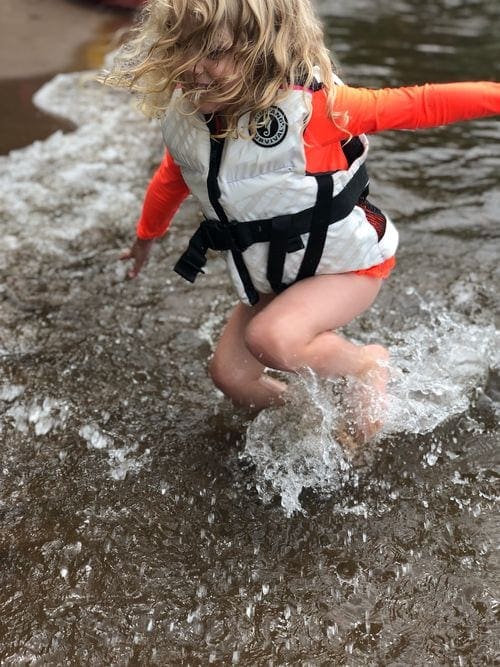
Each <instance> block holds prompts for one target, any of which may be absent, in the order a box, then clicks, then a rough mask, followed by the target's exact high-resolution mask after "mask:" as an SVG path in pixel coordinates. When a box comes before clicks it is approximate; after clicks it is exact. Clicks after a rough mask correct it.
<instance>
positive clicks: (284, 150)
mask: <svg viewBox="0 0 500 667" xmlns="http://www.w3.org/2000/svg"><path fill="white" fill-rule="evenodd" d="M312 93H313V91H312V90H309V89H303V88H297V87H295V88H294V89H291V90H290V92H289V93H288V94H287V96H286V97H285V98H284V99H282V100H281V101H280V102H279V105H277V106H273V107H271V108H270V109H269V111H268V113H269V121H268V123H267V125H266V126H264V127H259V128H258V130H257V134H256V136H255V138H253V139H249V138H245V134H246V135H247V136H248V125H249V116H248V115H245V116H243V117H242V118H241V119H240V121H239V129H240V130H241V135H242V136H241V137H239V138H226V139H225V140H216V139H214V138H213V136H212V137H211V129H212V130H214V128H213V127H211V126H210V123H205V122H203V120H202V117H201V116H200V115H196V116H193V115H186V114H184V113H182V112H181V111H180V110H179V109H177V108H176V106H175V104H174V105H173V106H172V108H171V109H170V110H169V111H168V112H167V113H166V115H165V117H164V120H163V123H162V131H163V137H164V141H165V144H166V146H167V148H168V150H169V152H170V154H171V155H172V157H173V159H174V161H175V162H176V163H177V164H178V165H179V167H180V170H181V173H182V176H183V178H184V180H185V182H186V184H187V186H188V187H189V189H190V191H191V193H192V194H193V195H194V197H195V198H196V199H197V200H198V201H199V203H200V205H201V209H202V212H203V214H204V216H205V218H206V221H208V222H205V223H202V226H201V227H200V229H199V230H198V232H197V234H195V236H194V237H193V239H192V240H191V241H192V242H191V243H190V248H188V251H186V253H185V254H184V255H183V258H181V261H180V262H179V263H178V264H177V265H176V269H175V270H176V271H178V272H179V273H180V274H181V275H183V276H184V277H185V278H186V279H188V280H191V281H194V279H195V277H196V275H197V273H198V272H199V271H201V269H202V266H203V265H204V263H205V258H204V254H205V253H206V250H207V248H214V249H217V250H224V251H225V252H226V258H227V262H228V267H229V272H230V275H231V278H232V280H233V282H234V284H235V287H236V290H237V292H238V295H239V297H240V299H241V300H242V301H243V302H245V303H249V302H250V303H255V302H256V301H257V300H258V295H256V293H257V292H261V293H271V292H273V291H275V292H279V291H281V290H282V289H284V288H285V287H287V286H288V285H290V284H292V283H294V282H295V281H296V280H297V279H301V278H304V277H307V276H309V275H314V274H331V273H345V272H348V271H354V270H359V269H366V268H370V267H372V266H375V265H377V264H380V263H382V262H383V261H384V260H386V259H388V258H389V257H392V256H393V255H394V253H395V251H396V247H397V243H398V234H397V231H396V229H395V227H394V225H393V224H392V222H391V221H390V220H389V219H388V218H387V217H386V224H385V232H384V234H383V236H382V237H381V238H379V236H378V234H377V231H376V230H375V229H374V227H373V225H372V224H370V222H369V221H368V219H367V216H366V213H365V209H363V208H362V207H360V206H358V205H357V202H358V200H359V198H360V197H361V195H362V193H363V191H364V190H365V189H367V186H368V176H367V175H366V172H365V167H364V163H365V160H366V156H367V153H368V140H367V138H366V137H365V136H364V135H361V136H360V137H359V138H355V139H353V140H351V142H347V145H346V147H347V148H349V144H350V145H351V146H350V147H351V148H352V147H356V146H357V147H358V148H359V150H358V154H357V155H355V156H351V159H350V164H349V167H348V168H347V169H345V170H337V171H335V172H333V173H328V174H320V175H318V174H309V173H307V172H306V155H305V149H304V140H303V134H304V129H305V126H306V124H307V121H308V118H309V116H310V109H311V104H310V102H311V100H310V96H311V95H312ZM212 134H213V132H212ZM320 189H322V192H320ZM325 207H326V208H325ZM339 212H340V213H339ZM339 215H340V217H339ZM318 218H322V222H321V223H320V222H318ZM290 221H291V222H290ZM290 225H291V226H290ZM317 226H319V227H321V229H319V230H318V229H316V227H317ZM249 230H250V231H249ZM311 230H315V231H313V232H312V233H311ZM280 235H281V236H280ZM312 236H314V237H315V238H312ZM242 238H243V241H242V240H241V239H242ZM312 246H315V247H312ZM199 255H203V257H201V258H200V257H199ZM277 255H280V257H279V259H278V260H276V257H275V256H277ZM276 261H277V262H278V267H277V266H276ZM272 262H274V267H273V266H271V264H272ZM195 265H196V266H195Z"/></svg>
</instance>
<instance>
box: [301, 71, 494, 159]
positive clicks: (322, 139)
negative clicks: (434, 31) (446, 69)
mask: <svg viewBox="0 0 500 667" xmlns="http://www.w3.org/2000/svg"><path fill="white" fill-rule="evenodd" d="M326 104H327V100H326V94H325V93H324V91H321V90H320V91H318V92H316V93H315V94H314V95H313V108H314V114H313V115H312V120H311V122H310V123H309V125H308V126H307V129H306V135H305V138H306V140H307V142H308V143H309V144H311V145H312V146H318V147H320V146H323V147H325V146H327V145H329V144H331V143H333V142H338V141H341V140H342V139H346V138H347V137H349V136H356V135H358V134H372V133H374V132H382V131H384V130H417V129H423V128H430V127H438V126H440V125H448V124H449V123H455V122H459V121H464V120H471V119H473V118H480V117H484V116H494V115H496V114H500V83H495V82H492V81H475V82H464V83H430V84H424V85H422V86H409V87H402V88H382V89H379V90H373V89H370V88H352V87H351V86H338V87H337V88H336V89H335V102H334V111H335V113H336V114H338V119H336V122H332V120H331V119H330V118H329V116H328V113H327V107H326Z"/></svg>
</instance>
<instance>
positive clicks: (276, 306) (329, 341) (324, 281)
mask: <svg viewBox="0 0 500 667" xmlns="http://www.w3.org/2000/svg"><path fill="white" fill-rule="evenodd" d="M381 284H382V281H381V280H378V279H375V278H371V277H369V276H360V275H356V274H353V273H347V274H339V275H324V276H314V277H312V278H308V279H306V280H303V281H301V282H299V283H296V284H295V285H293V286H292V287H289V288H288V289H287V290H286V291H285V292H283V293H282V294H280V295H279V296H277V297H276V298H274V299H273V300H272V301H271V302H270V303H268V304H267V305H266V306H265V307H264V308H262V309H261V310H260V312H258V313H256V314H255V316H254V317H253V318H252V319H251V320H250V321H249V322H248V325H247V326H246V332H245V341H246V345H247V348H248V350H250V352H251V353H252V354H253V355H254V357H255V358H256V359H258V360H259V362H261V363H262V364H264V365H266V366H269V367H271V368H276V369H279V370H283V371H300V369H303V368H310V369H312V370H313V371H315V372H316V373H317V374H318V375H320V376H321V377H325V378H332V379H333V378H336V377H339V376H351V377H355V378H358V379H359V380H361V381H362V384H363V386H364V388H365V389H364V391H360V392H358V394H357V405H355V406H353V409H354V411H355V412H356V418H357V420H358V422H359V429H360V431H361V433H360V434H359V439H360V440H367V439H368V438H370V437H371V436H372V435H374V433H376V432H377V431H378V430H379V429H380V427H381V423H380V419H377V418H376V417H375V416H374V412H376V411H374V409H373V407H374V406H373V403H374V400H375V399H380V402H382V400H383V396H384V395H385V387H386V384H387V379H388V369H387V359H388V352H387V350H386V349H385V348H384V347H382V346H381V345H355V344H354V343H351V342H350V341H348V340H346V339H345V338H343V337H342V336H340V335H338V334H336V333H334V331H333V330H334V329H337V328H338V327H341V326H344V325H346V324H348V323H349V322H350V321H351V320H353V319H354V318H355V317H356V316H358V315H360V314H361V313H362V312H364V311H365V310H366V309H367V308H369V306H370V305H371V304H372V303H373V301H374V300H375V298H376V296H377V294H378V292H379V290H380V287H381Z"/></svg>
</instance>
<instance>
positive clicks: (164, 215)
mask: <svg viewBox="0 0 500 667" xmlns="http://www.w3.org/2000/svg"><path fill="white" fill-rule="evenodd" d="M334 111H335V112H336V113H338V114H339V117H338V120H337V122H333V121H332V120H331V119H330V118H329V117H328V114H327V111H326V95H325V93H324V91H322V90H320V91H318V92H316V93H313V95H312V114H311V118H310V120H309V122H308V125H307V127H306V129H305V132H304V146H305V152H306V164H307V171H308V172H310V173H315V172H324V171H334V170H336V169H344V168H346V166H347V163H346V158H345V155H344V153H343V151H342V148H341V143H340V142H341V141H342V140H343V139H345V138H346V137H347V136H356V135H358V134H373V133H375V132H382V131H384V130H402V129H407V130H417V129H422V128H430V127H437V126H440V125H447V124H449V123H454V122H458V121H464V120H470V119H472V118H479V117H484V116H492V115H496V114H500V83H494V82H485V81H482V82H466V83H449V84H426V85H423V86H412V87H405V88H384V89H380V90H371V89H367V88H351V87H350V86H339V87H338V88H336V89H335V104H334ZM188 194H189V188H188V187H187V185H186V183H185V182H184V179H183V178H182V174H181V171H180V169H179V167H178V166H177V165H176V164H175V162H174V161H173V159H172V157H171V156H170V154H169V152H168V148H167V151H166V153H165V157H164V159H163V161H162V163H161V164H160V166H159V167H158V169H157V171H156V173H155V174H154V176H153V178H152V180H151V182H150V184H149V187H148V189H147V192H146V196H145V199H144V204H143V210H142V215H141V217H140V219H139V222H138V224H137V236H138V237H139V238H141V239H152V238H157V237H159V236H162V235H163V234H164V233H165V232H166V230H167V228H168V226H169V224H170V222H171V220H172V218H173V216H174V214H175V212H176V211H177V209H178V208H179V206H180V204H181V203H182V201H183V200H184V199H185V198H186V197H187V195H188Z"/></svg>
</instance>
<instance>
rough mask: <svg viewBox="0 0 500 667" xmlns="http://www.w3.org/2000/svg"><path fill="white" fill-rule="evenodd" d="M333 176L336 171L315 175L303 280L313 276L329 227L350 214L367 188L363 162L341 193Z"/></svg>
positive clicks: (301, 276) (300, 275) (298, 278)
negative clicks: (316, 187)
mask: <svg viewBox="0 0 500 667" xmlns="http://www.w3.org/2000/svg"><path fill="white" fill-rule="evenodd" d="M334 178H335V175H333V176H332V175H328V174H325V175H323V174H322V175H318V176H316V180H317V182H318V193H317V197H316V206H315V215H314V218H313V223H312V225H311V230H310V232H309V238H308V240H307V246H306V251H305V253H304V257H303V258H302V263H301V265H300V268H299V271H298V273H297V277H296V279H295V280H303V279H304V278H309V277H310V276H314V274H315V273H316V269H317V268H318V264H319V262H320V260H321V256H322V254H323V250H324V248H325V241H326V235H327V233H328V227H329V226H330V225H331V224H333V223H334V222H338V221H339V220H343V219H344V218H345V217H347V216H348V215H349V213H350V212H351V211H352V209H353V208H354V206H355V205H356V202H357V201H358V200H359V198H360V197H361V196H362V195H363V193H364V192H365V191H366V190H367V188H368V181H369V179H368V172H367V171H366V167H365V165H364V164H362V165H361V166H360V167H359V169H358V170H357V172H356V173H355V174H354V176H353V177H352V178H351V180H350V181H349V183H348V184H347V185H346V187H345V188H344V189H343V190H341V191H340V192H339V194H338V195H336V196H335V197H332V193H333V179H334Z"/></svg>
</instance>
